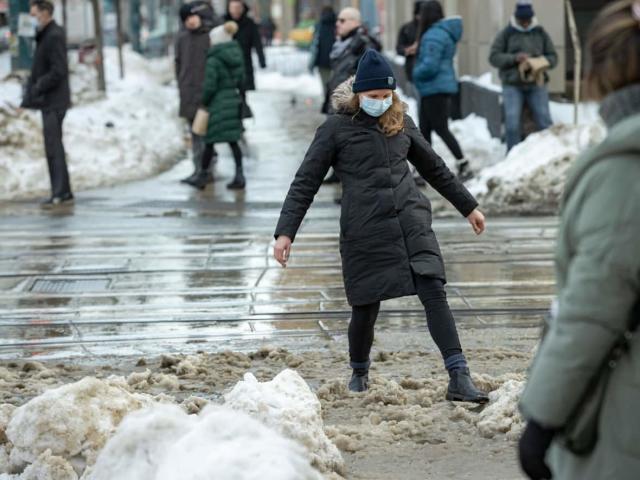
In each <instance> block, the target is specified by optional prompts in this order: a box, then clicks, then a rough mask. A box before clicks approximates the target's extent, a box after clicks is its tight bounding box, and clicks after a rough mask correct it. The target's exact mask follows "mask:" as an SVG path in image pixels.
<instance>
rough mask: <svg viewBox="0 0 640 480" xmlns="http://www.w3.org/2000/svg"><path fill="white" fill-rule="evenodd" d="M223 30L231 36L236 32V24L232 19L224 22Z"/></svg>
mask: <svg viewBox="0 0 640 480" xmlns="http://www.w3.org/2000/svg"><path fill="white" fill-rule="evenodd" d="M224 31H225V32H226V33H227V34H228V35H229V36H231V37H233V36H234V35H235V34H236V33H238V24H237V23H236V22H234V21H233V20H229V21H228V22H224Z"/></svg>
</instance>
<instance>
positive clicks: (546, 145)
mask: <svg viewBox="0 0 640 480" xmlns="http://www.w3.org/2000/svg"><path fill="white" fill-rule="evenodd" d="M604 136H605V127H604V125H603V124H602V123H600V122H594V123H590V124H586V125H579V126H573V125H555V126H553V127H551V128H550V129H548V130H545V131H542V132H538V133H535V134H532V135H530V136H529V137H527V139H526V140H525V141H524V142H522V143H521V144H519V145H517V146H516V147H514V148H513V149H512V150H511V151H510V152H509V155H508V156H507V157H506V158H505V159H504V160H503V161H501V162H499V163H497V164H495V165H493V166H491V167H488V168H486V169H484V170H482V171H481V172H480V173H479V175H478V177H477V178H476V179H474V180H473V181H471V182H470V183H469V184H468V185H467V186H468V188H469V190H470V191H471V193H473V194H474V195H475V196H476V198H477V199H478V201H479V202H480V204H481V205H482V206H483V208H485V209H486V210H487V211H490V212H496V213H533V212H535V213H542V212H547V213H555V211H556V210H557V208H558V205H559V202H560V199H561V196H562V192H563V189H564V183H565V180H566V174H567V171H568V169H569V167H570V166H571V164H572V163H573V161H574V160H575V158H576V157H577V156H578V154H580V153H581V152H582V151H583V150H585V149H586V148H588V147H590V146H592V145H595V144H597V143H599V142H601V141H602V140H603V139H604Z"/></svg>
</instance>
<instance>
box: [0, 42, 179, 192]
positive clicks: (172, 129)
mask: <svg viewBox="0 0 640 480" xmlns="http://www.w3.org/2000/svg"><path fill="white" fill-rule="evenodd" d="M105 57H106V58H105V71H106V74H107V92H108V95H107V98H104V99H98V100H96V98H98V97H97V96H96V95H95V90H93V88H92V85H93V83H94V82H95V77H94V73H93V71H92V70H91V69H89V68H88V67H86V66H83V65H75V64H73V62H72V64H71V68H72V69H73V72H74V73H73V74H72V76H71V85H72V90H73V96H74V103H75V106H74V108H72V109H71V110H69V112H68V113H67V117H66V119H65V122H64V141H65V148H66V152H67V163H68V166H69V173H70V176H71V182H72V187H73V188H74V189H75V190H83V189H87V188H93V187H98V186H106V185H114V184H118V183H121V182H125V181H131V180H138V179H142V178H146V177H148V176H151V175H154V174H156V173H158V172H159V171H162V170H164V169H166V168H169V167H170V166H172V165H173V164H174V163H175V162H176V161H177V160H178V159H179V157H180V154H181V151H182V149H183V147H184V145H183V135H182V132H183V124H182V122H181V120H180V119H179V118H178V114H177V102H178V93H177V90H176V89H175V87H170V86H166V85H165V83H166V82H167V80H168V79H170V78H171V75H172V73H171V72H172V70H171V67H172V66H171V62H170V61H169V59H165V60H163V61H162V62H159V61H158V60H153V61H148V60H145V59H144V58H143V57H141V56H139V55H138V54H136V53H134V52H132V51H131V50H128V49H127V50H125V68H126V70H125V73H126V76H125V78H124V79H123V80H120V79H119V78H118V69H117V57H116V51H115V49H113V48H107V49H106V55H105ZM0 90H3V93H2V95H0V199H11V198H28V197H33V196H35V195H45V194H46V193H48V191H49V176H48V173H47V166H46V160H45V156H44V146H43V140H42V122H41V119H40V114H39V113H38V112H34V111H25V112H22V113H19V112H18V111H16V110H15V108H14V107H15V106H16V105H18V104H19V103H20V101H21V95H20V87H19V85H18V84H17V82H16V81H15V80H8V81H5V82H2V83H0ZM86 102H91V103H86Z"/></svg>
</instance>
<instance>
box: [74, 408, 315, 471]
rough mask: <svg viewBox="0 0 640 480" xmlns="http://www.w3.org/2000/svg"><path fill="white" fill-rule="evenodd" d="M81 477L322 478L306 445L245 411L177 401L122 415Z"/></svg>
mask: <svg viewBox="0 0 640 480" xmlns="http://www.w3.org/2000/svg"><path fill="white" fill-rule="evenodd" d="M81 478H82V479H83V480H112V479H115V478H117V479H118V480H147V479H148V480H152V479H153V480H175V479H178V478H179V479H184V480H199V479H212V480H213V479H218V478H233V479H238V480H253V479H255V480H258V479H266V480H319V479H321V478H322V477H321V476H320V474H319V473H318V472H317V471H316V470H314V469H313V467H311V465H310V464H309V461H308V459H307V456H306V454H305V451H304V449H303V448H302V447H301V446H300V445H298V444H296V443H294V442H293V441H291V440H289V439H287V438H285V437H283V436H282V435H280V434H278V433H276V432H275V431H274V430H272V429H270V428H268V427H267V426H265V425H264V424H262V423H260V422H259V421H257V420H254V419H253V418H251V417H250V416H249V415H247V414H246V413H243V412H237V411H233V410H229V409H226V408H222V407H213V406H211V407H207V408H205V409H204V410H203V411H202V413H201V414H200V415H187V414H186V413H185V412H184V411H183V410H181V409H180V408H179V407H177V406H174V405H159V406H155V407H152V408H149V409H145V410H141V411H138V412H134V413H133V414H131V415H129V416H128V417H127V418H125V419H124V421H123V422H122V424H121V425H120V427H119V428H118V431H117V432H116V434H115V435H114V436H113V438H111V440H109V442H108V443H107V445H106V447H105V448H104V450H103V451H102V452H101V454H100V456H99V457H98V461H97V462H96V464H95V466H93V467H91V468H90V469H89V470H88V471H87V472H86V473H85V474H84V475H83V476H82V477H81Z"/></svg>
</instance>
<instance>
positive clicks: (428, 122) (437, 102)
mask: <svg viewBox="0 0 640 480" xmlns="http://www.w3.org/2000/svg"><path fill="white" fill-rule="evenodd" d="M450 97H451V96H450V95H429V96H427V97H422V98H421V99H420V131H421V132H422V135H423V136H424V138H426V139H427V142H429V143H431V134H432V133H433V132H436V134H437V135H438V136H439V137H440V138H441V139H442V141H443V142H444V143H445V144H446V145H447V148H448V149H449V150H450V151H451V153H452V154H453V156H454V157H456V160H462V159H463V158H464V155H463V154H462V149H461V148H460V145H459V144H458V141H457V140H456V137H454V136H453V133H451V131H450V130H449V102H450Z"/></svg>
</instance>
